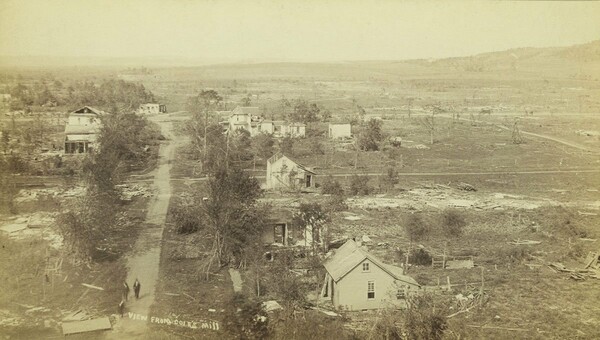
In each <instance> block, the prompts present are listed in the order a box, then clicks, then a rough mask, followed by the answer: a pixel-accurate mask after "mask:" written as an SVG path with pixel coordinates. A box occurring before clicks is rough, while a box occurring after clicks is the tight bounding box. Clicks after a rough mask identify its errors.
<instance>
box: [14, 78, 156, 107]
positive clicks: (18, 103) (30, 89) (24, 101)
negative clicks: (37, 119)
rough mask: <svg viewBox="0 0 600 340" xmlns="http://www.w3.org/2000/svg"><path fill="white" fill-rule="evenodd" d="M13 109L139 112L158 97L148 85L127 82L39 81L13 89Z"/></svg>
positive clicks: (114, 80)
mask: <svg viewBox="0 0 600 340" xmlns="http://www.w3.org/2000/svg"><path fill="white" fill-rule="evenodd" d="M10 95H11V102H10V109H11V110H13V111H16V110H26V111H27V110H30V109H31V107H34V106H49V107H54V106H68V107H78V106H83V105H90V106H97V107H99V108H103V109H106V110H108V111H110V112H114V113H116V112H120V111H128V110H135V109H137V108H138V106H139V105H140V104H142V103H149V102H154V100H155V98H154V94H152V92H151V91H149V90H147V89H146V88H145V87H144V85H142V84H136V83H131V82H127V81H124V80H120V79H119V80H117V79H110V80H104V81H103V82H102V83H100V84H95V83H94V82H92V81H84V82H74V83H71V84H69V85H63V83H62V82H60V81H59V80H55V81H54V82H51V83H48V82H36V83H34V84H33V85H24V84H22V83H18V84H17V85H15V86H13V87H12V88H11V89H10Z"/></svg>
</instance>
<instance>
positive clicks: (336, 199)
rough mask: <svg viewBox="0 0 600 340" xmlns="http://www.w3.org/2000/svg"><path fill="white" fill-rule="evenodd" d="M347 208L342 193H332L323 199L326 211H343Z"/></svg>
mask: <svg viewBox="0 0 600 340" xmlns="http://www.w3.org/2000/svg"><path fill="white" fill-rule="evenodd" d="M347 209H348V204H346V198H345V197H344V196H342V195H333V196H331V197H329V199H327V201H325V210H328V211H333V212H335V211H344V210H347Z"/></svg>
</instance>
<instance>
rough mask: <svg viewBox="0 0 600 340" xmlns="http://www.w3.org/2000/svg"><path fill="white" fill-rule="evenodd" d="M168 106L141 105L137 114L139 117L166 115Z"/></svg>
mask: <svg viewBox="0 0 600 340" xmlns="http://www.w3.org/2000/svg"><path fill="white" fill-rule="evenodd" d="M166 112H167V106H166V105H163V104H152V103H148V104H140V107H139V108H138V109H137V111H136V113H137V114H139V115H157V114H159V113H166Z"/></svg>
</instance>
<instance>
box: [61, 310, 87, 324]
mask: <svg viewBox="0 0 600 340" xmlns="http://www.w3.org/2000/svg"><path fill="white" fill-rule="evenodd" d="M89 318H90V316H89V315H88V314H87V313H86V312H84V311H82V310H81V309H80V310H78V311H75V312H72V313H70V314H68V315H67V316H65V317H64V318H63V319H62V321H63V322H70V321H83V320H87V319H89Z"/></svg>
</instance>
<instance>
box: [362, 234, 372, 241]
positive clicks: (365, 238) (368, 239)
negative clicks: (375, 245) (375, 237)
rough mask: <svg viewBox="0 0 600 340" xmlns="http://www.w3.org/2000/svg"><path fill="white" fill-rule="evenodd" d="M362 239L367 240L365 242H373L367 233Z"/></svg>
mask: <svg viewBox="0 0 600 340" xmlns="http://www.w3.org/2000/svg"><path fill="white" fill-rule="evenodd" d="M362 241H363V242H365V243H366V242H371V238H370V237H369V236H367V235H363V236H362Z"/></svg>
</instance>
